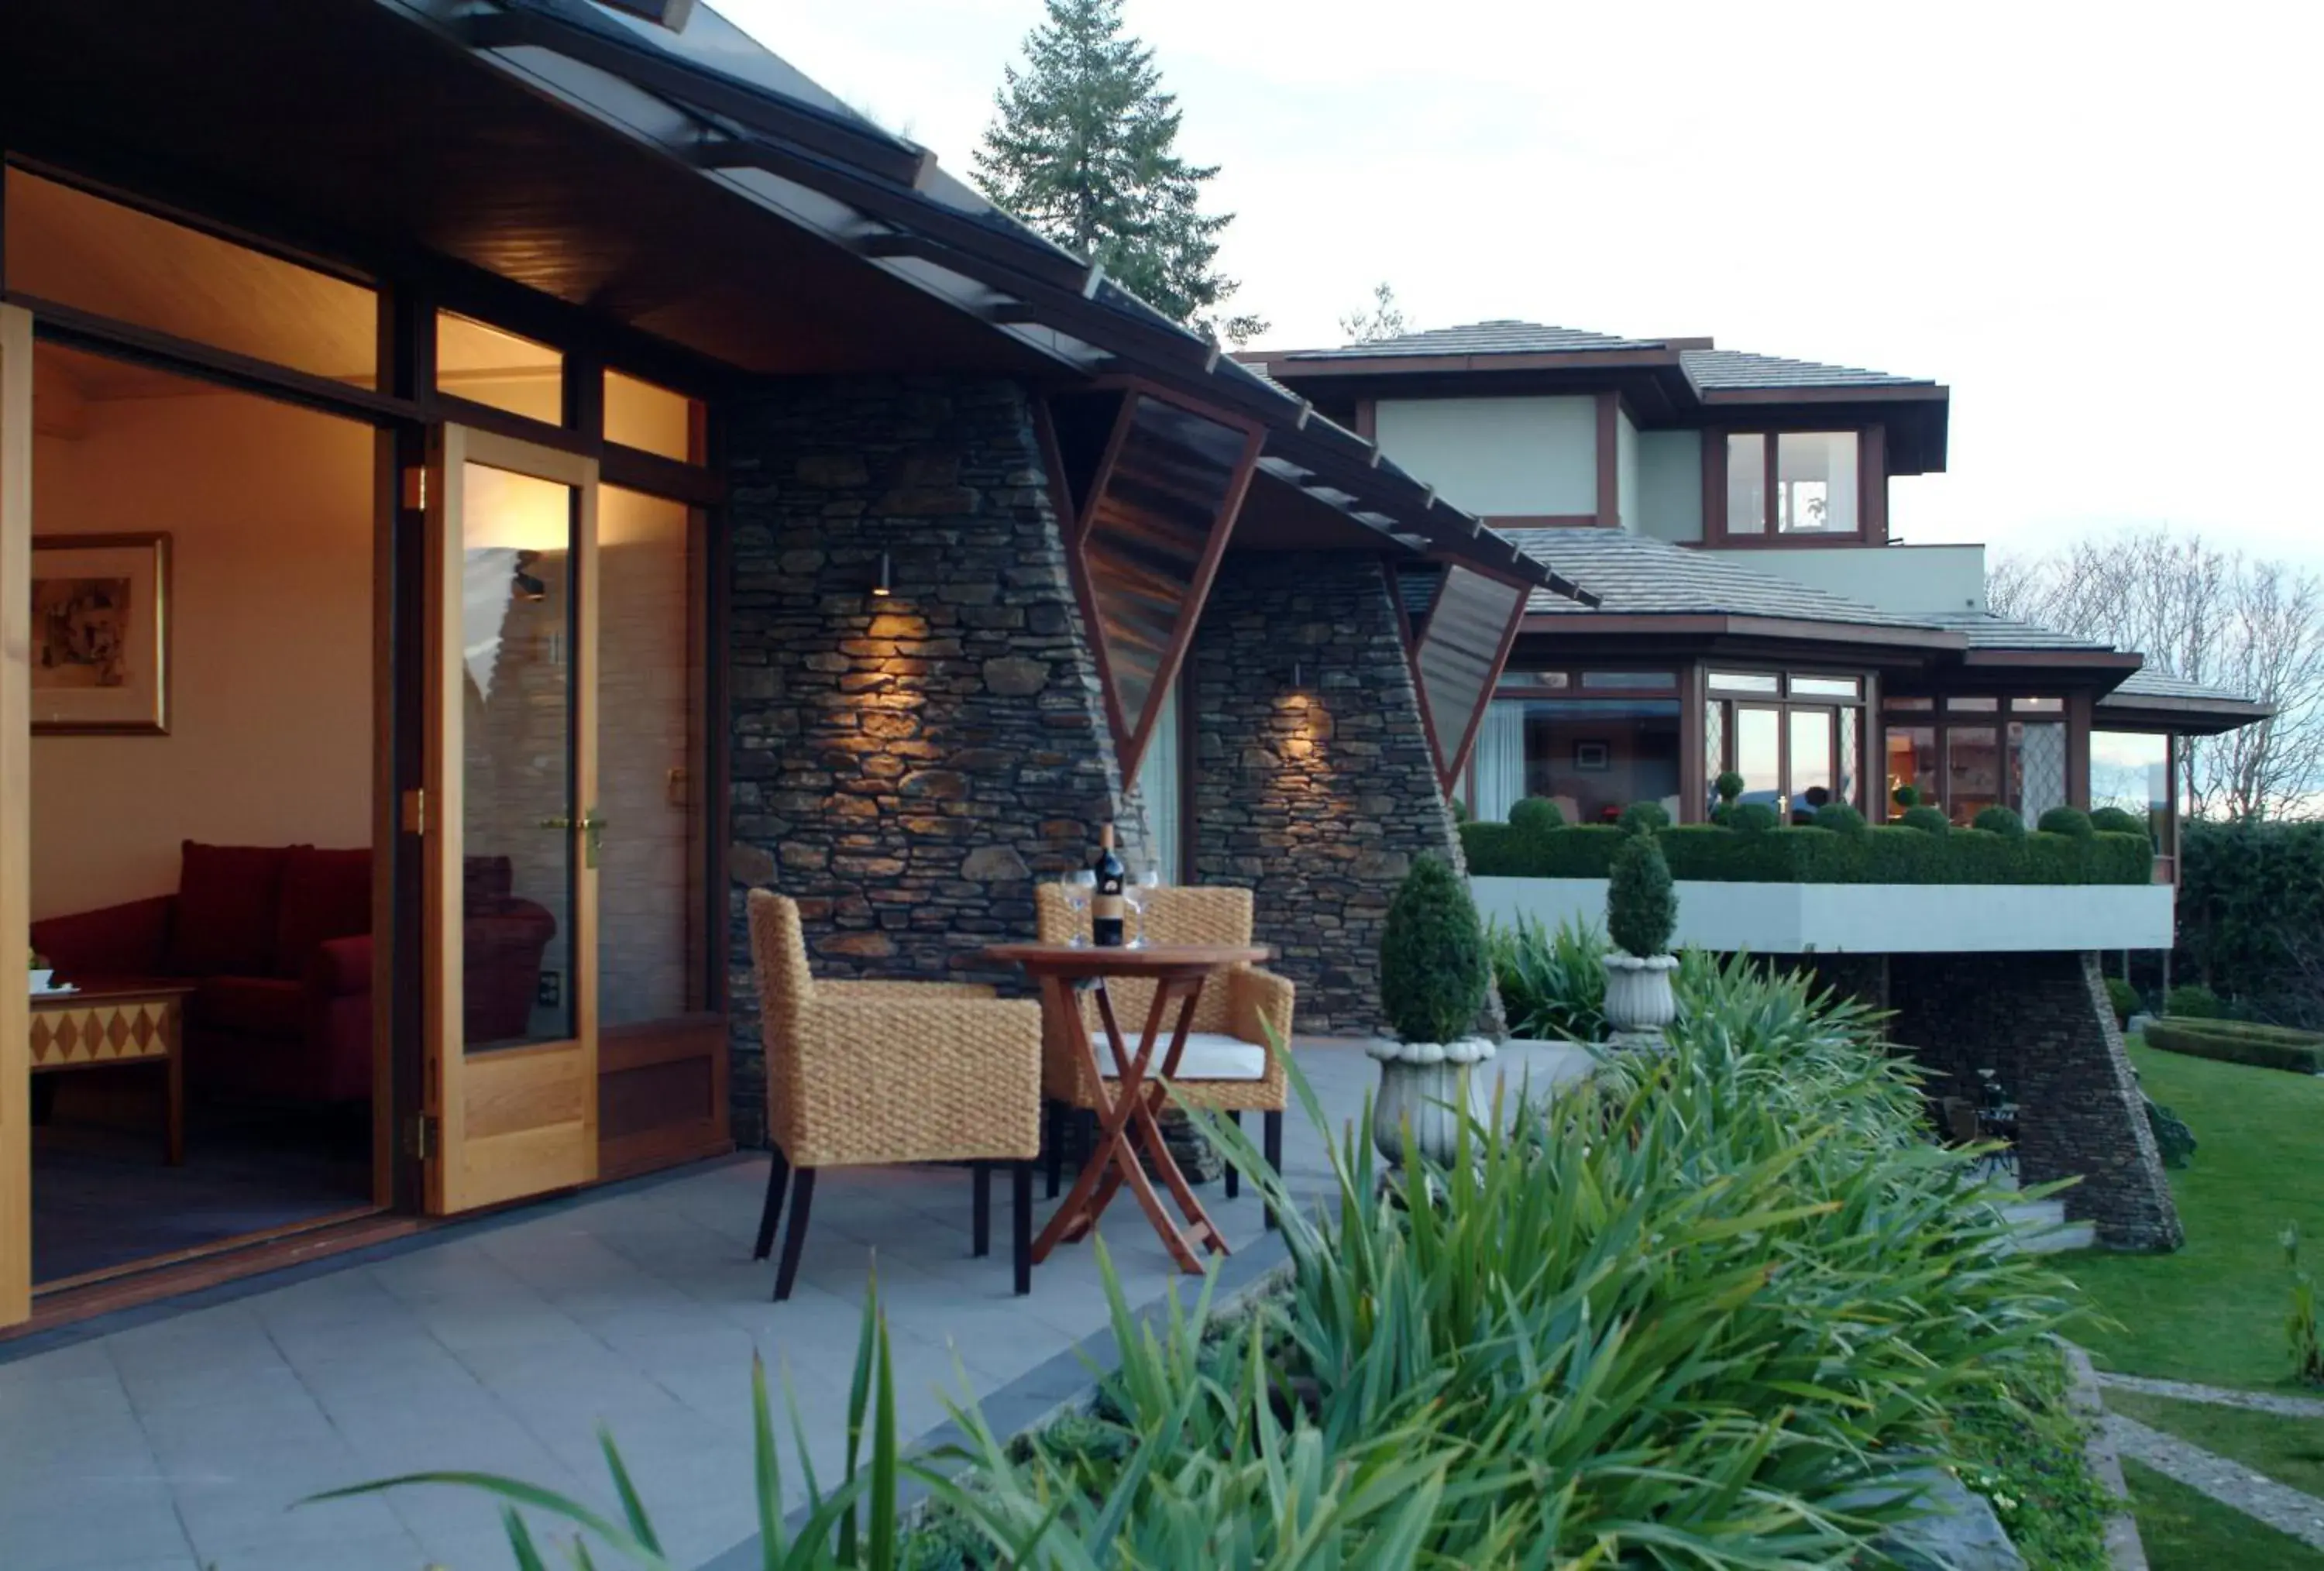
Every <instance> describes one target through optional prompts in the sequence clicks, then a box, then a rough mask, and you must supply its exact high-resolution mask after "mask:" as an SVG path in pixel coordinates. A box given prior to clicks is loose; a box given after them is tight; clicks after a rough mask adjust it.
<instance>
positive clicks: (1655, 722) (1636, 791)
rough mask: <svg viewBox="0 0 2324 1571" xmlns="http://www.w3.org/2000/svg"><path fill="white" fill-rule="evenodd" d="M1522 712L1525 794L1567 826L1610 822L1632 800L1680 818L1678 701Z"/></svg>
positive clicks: (1596, 703) (1549, 703)
mask: <svg viewBox="0 0 2324 1571" xmlns="http://www.w3.org/2000/svg"><path fill="white" fill-rule="evenodd" d="M1524 710H1525V758H1526V765H1525V794H1526V795H1527V796H1536V797H1548V798H1550V799H1552V800H1554V801H1555V802H1556V803H1557V806H1558V809H1559V810H1560V811H1561V812H1563V814H1564V815H1565V821H1566V822H1567V823H1569V824H1610V823H1612V822H1614V821H1615V819H1617V818H1620V817H1621V813H1622V809H1624V808H1627V807H1628V806H1629V805H1630V804H1631V803H1632V802H1659V803H1661V804H1662V805H1663V806H1664V807H1665V809H1668V810H1669V812H1670V815H1671V817H1672V818H1677V817H1678V771H1679V736H1678V731H1679V725H1678V705H1677V704H1676V703H1674V702H1672V701H1670V700H1666V699H1660V698H1634V699H1621V698H1612V699H1598V700H1586V699H1579V698H1549V699H1542V700H1538V701H1536V702H1534V703H1530V704H1526V706H1524ZM1481 800H1482V799H1481V797H1480V802H1481ZM1506 810H1507V809H1504V811H1506Z"/></svg>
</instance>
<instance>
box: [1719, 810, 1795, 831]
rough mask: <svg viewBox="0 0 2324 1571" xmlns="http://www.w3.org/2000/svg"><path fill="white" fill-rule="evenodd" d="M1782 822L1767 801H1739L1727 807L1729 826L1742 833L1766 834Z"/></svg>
mask: <svg viewBox="0 0 2324 1571" xmlns="http://www.w3.org/2000/svg"><path fill="white" fill-rule="evenodd" d="M1782 822H1783V819H1781V818H1777V817H1776V816H1775V809H1773V808H1771V807H1769V806H1768V805H1767V804H1766V803H1765V802H1737V803H1736V804H1735V805H1734V806H1732V807H1730V808H1729V809H1727V827H1729V828H1730V829H1732V830H1734V831H1736V832H1737V833H1738V834H1741V835H1764V834H1766V832H1767V831H1768V830H1770V829H1773V828H1775V827H1777V826H1778V825H1780V824H1781V823H1782Z"/></svg>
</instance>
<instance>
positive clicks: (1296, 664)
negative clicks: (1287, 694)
mask: <svg viewBox="0 0 2324 1571" xmlns="http://www.w3.org/2000/svg"><path fill="white" fill-rule="evenodd" d="M1306 686H1307V667H1306V663H1305V661H1296V660H1295V661H1292V662H1291V690H1292V691H1293V692H1295V693H1296V692H1300V691H1303V690H1304V689H1305V688H1306Z"/></svg>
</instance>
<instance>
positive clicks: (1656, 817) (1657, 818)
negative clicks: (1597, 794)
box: [1621, 802, 1671, 835]
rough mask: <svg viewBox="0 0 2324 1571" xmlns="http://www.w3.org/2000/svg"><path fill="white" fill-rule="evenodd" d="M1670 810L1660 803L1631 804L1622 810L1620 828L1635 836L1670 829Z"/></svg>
mask: <svg viewBox="0 0 2324 1571" xmlns="http://www.w3.org/2000/svg"><path fill="white" fill-rule="evenodd" d="M1670 821H1671V816H1670V809H1668V808H1665V807H1664V806H1663V805H1662V804H1661V803H1660V802H1632V803H1631V804H1630V805H1629V806H1628V807H1627V808H1624V809H1622V818H1621V825H1622V827H1623V828H1625V829H1628V831H1630V833H1632V834H1634V835H1636V834H1638V833H1641V832H1646V833H1651V832H1653V831H1654V830H1656V829H1667V828H1669V827H1670Z"/></svg>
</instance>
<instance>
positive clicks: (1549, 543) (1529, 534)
mask: <svg viewBox="0 0 2324 1571" xmlns="http://www.w3.org/2000/svg"><path fill="white" fill-rule="evenodd" d="M1501 532H1502V533H1503V534H1504V535H1506V536H1508V538H1509V539H1510V540H1512V541H1516V542H1517V549H1518V550H1522V551H1524V552H1525V553H1526V555H1527V556H1530V557H1532V558H1534V559H1535V560H1536V561H1542V562H1554V563H1556V564H1557V570H1558V571H1559V572H1560V573H1563V575H1565V577H1567V578H1571V579H1572V580H1573V581H1574V582H1576V583H1578V584H1580V585H1581V586H1582V587H1583V588H1585V589H1588V590H1590V591H1591V592H1592V593H1594V594H1596V595H1597V596H1600V605H1599V606H1598V609H1599V610H1600V612H1601V613H1608V614H1611V615H1625V614H1628V615H1685V614H1695V615H1726V616H1767V617H1775V618H1780V619H1784V620H1788V621H1797V622H1839V623H1848V624H1855V625H1861V626H1867V627H1898V628H1912V629H1916V630H1923V631H1932V630H1934V629H1936V627H1937V625H1938V624H1937V623H1936V621H1935V620H1934V619H1933V618H1931V617H1925V616H1900V615H1895V614H1894V613H1892V612H1887V611H1882V610H1879V609H1877V607H1875V606H1871V605H1860V604H1858V602H1856V601H1853V600H1847V599H1843V598H1841V597H1840V596H1838V595H1831V594H1826V593H1825V592H1824V591H1823V590H1821V589H1812V588H1810V587H1808V586H1806V585H1805V584H1799V583H1794V582H1793V581H1792V580H1791V579H1789V578H1779V577H1777V576H1776V575H1775V574H1773V573H1763V572H1760V571H1758V570H1757V568H1747V567H1744V566H1742V565H1741V564H1740V563H1738V562H1735V561H1733V560H1731V559H1729V558H1728V557H1727V556H1725V555H1724V554H1722V553H1720V552H1715V551H1698V550H1687V549H1686V548H1684V547H1683V546H1675V545H1673V544H1671V543H1670V542H1669V541H1661V540H1656V539H1655V538H1653V537H1652V536H1650V535H1642V534H1630V533H1628V532H1627V531H1622V530H1618V529H1504V530H1503V531H1501ZM1526 609H1527V611H1528V612H1533V613H1543V612H1549V613H1582V614H1586V613H1587V612H1588V611H1589V609H1590V608H1589V607H1587V606H1584V605H1577V604H1575V603H1574V602H1573V601H1571V600H1568V599H1565V598H1563V597H1562V596H1556V595H1551V594H1547V593H1545V592H1543V591H1540V590H1536V591H1535V593H1534V596H1533V598H1532V600H1531V601H1530V602H1529V603H1528V604H1527V605H1526Z"/></svg>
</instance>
